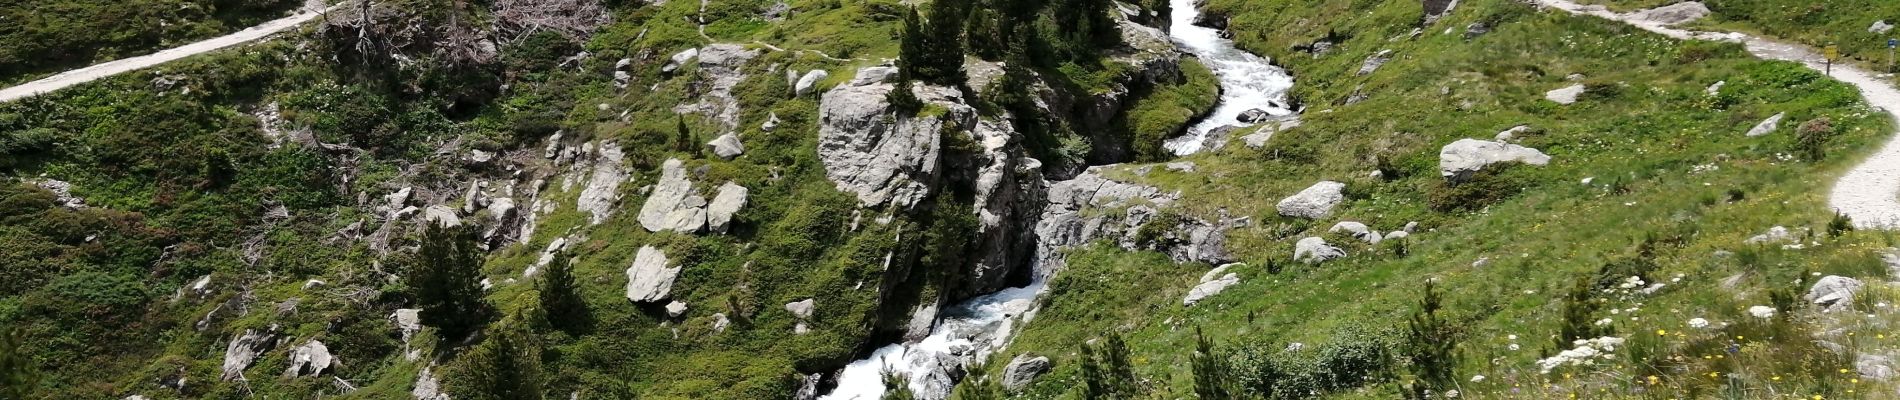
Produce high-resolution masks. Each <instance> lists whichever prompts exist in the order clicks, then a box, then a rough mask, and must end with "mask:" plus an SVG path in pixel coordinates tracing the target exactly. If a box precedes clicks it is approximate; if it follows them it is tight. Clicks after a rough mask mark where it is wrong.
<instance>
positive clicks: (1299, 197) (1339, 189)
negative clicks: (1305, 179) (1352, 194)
mask: <svg viewBox="0 0 1900 400" xmlns="http://www.w3.org/2000/svg"><path fill="white" fill-rule="evenodd" d="M1345 189H1346V184H1344V183H1339V182H1334V181H1320V182H1319V183H1315V184H1313V186H1309V187H1307V188H1306V189H1305V190H1301V191H1300V192H1299V193H1297V194H1294V195H1293V196H1291V197H1287V198H1285V199H1281V200H1280V203H1279V204H1278V206H1277V209H1278V210H1279V212H1280V215H1284V216H1288V217H1296V218H1307V219H1320V218H1325V217H1326V216H1327V215H1330V214H1332V213H1333V207H1334V206H1337V205H1339V202H1341V201H1344V200H1345V199H1346V195H1345Z"/></svg>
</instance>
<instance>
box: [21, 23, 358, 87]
mask: <svg viewBox="0 0 1900 400" xmlns="http://www.w3.org/2000/svg"><path fill="white" fill-rule="evenodd" d="M335 8H336V7H331V8H329V9H322V8H319V7H304V8H301V9H298V10H297V12H296V13H295V14H291V15H290V16H288V17H283V18H278V19H275V20H271V21H268V22H265V23H262V24H258V25H257V26H252V27H249V28H244V30H241V31H237V32H233V33H231V34H229V35H224V36H219V37H215V38H210V39H205V40H202V41H198V42H195V43H191V44H187V45H183V46H178V47H173V48H169V49H165V50H161V51H159V52H157V53H152V54H147V55H143V56H138V57H132V58H126V59H120V60H114V61H108V62H104V63H99V64H93V65H91V66H88V67H85V68H80V69H75V70H71V71H66V72H61V73H59V74H57V75H53V76H49V77H46V78H44V79H40V80H36V81H32V82H27V83H24V84H21V85H19V86H14V87H10V88H6V89H0V102H9V101H14V100H19V99H24V98H28V97H33V96H37V95H40V94H44V93H51V92H53V91H56V90H60V89H65V88H67V87H70V86H73V85H78V84H81V83H86V82H91V81H95V80H99V79H103V78H106V77H110V76H113V75H118V74H123V73H126V72H131V71H136V70H139V69H143V68H147V67H151V66H154V65H159V64H164V63H167V62H172V61H176V60H178V59H181V58H185V57H190V56H194V55H198V54H203V53H206V52H211V51H215V50H218V49H222V48H226V47H231V46H233V45H237V44H241V43H247V42H251V41H254V40H258V39H262V38H264V37H266V36H270V35H271V34H274V33H278V32H283V31H284V30H286V29H290V28H294V27H297V26H299V25H303V23H305V22H310V20H313V19H316V18H317V17H318V16H322V15H323V14H324V12H327V11H329V10H331V9H335Z"/></svg>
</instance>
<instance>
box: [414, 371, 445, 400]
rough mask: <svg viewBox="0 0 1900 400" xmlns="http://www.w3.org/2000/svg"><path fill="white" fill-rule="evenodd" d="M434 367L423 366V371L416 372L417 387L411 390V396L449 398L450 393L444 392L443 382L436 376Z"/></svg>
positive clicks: (430, 399) (418, 399)
mask: <svg viewBox="0 0 1900 400" xmlns="http://www.w3.org/2000/svg"><path fill="white" fill-rule="evenodd" d="M433 369H434V368H432V367H423V368H422V373H419V374H416V384H415V388H414V389H411V390H409V395H410V396H412V397H415V398H416V400H449V394H448V393H442V382H441V381H440V380H437V379H436V378H435V373H434V371H432V370H433Z"/></svg>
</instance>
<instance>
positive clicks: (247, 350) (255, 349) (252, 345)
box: [219, 325, 277, 381]
mask: <svg viewBox="0 0 1900 400" xmlns="http://www.w3.org/2000/svg"><path fill="white" fill-rule="evenodd" d="M276 346H277V327H276V326H274V325H273V326H271V328H270V329H269V330H267V331H264V332H258V331H256V330H251V329H245V330H244V334H243V335H240V336H238V337H237V338H236V339H232V340H231V343H230V344H229V345H226V346H225V347H224V374H223V375H220V377H219V379H223V380H226V381H229V380H231V379H233V378H238V377H241V376H244V369H245V368H249V367H250V366H251V362H253V361H256V360H257V356H258V355H259V354H263V353H264V352H265V351H267V350H270V349H271V348H272V347H276Z"/></svg>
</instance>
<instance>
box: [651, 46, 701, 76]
mask: <svg viewBox="0 0 1900 400" xmlns="http://www.w3.org/2000/svg"><path fill="white" fill-rule="evenodd" d="M694 57H699V49H698V48H691V49H686V50H681V51H680V52H678V53H673V58H672V60H671V61H668V62H667V63H666V65H665V66H661V67H660V72H663V73H668V74H671V73H673V71H678V70H679V69H680V67H681V66H684V65H686V62H687V61H692V59H693V58H694Z"/></svg>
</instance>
